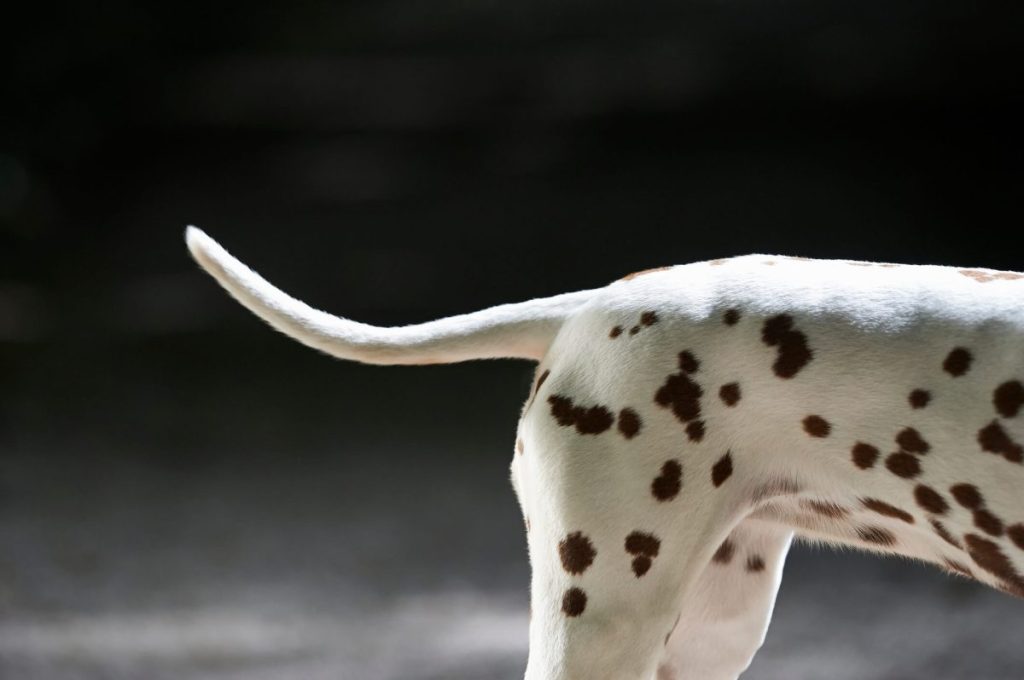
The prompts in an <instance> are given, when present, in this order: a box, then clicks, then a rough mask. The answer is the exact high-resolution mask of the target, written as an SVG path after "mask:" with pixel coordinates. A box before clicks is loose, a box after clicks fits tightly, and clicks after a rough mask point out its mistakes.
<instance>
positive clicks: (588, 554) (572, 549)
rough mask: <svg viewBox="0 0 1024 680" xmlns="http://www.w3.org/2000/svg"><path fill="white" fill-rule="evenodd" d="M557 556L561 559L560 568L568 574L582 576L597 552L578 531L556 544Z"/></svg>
mask: <svg viewBox="0 0 1024 680" xmlns="http://www.w3.org/2000/svg"><path fill="white" fill-rule="evenodd" d="M558 556H559V557H560V558H561V559H562V568H564V569H565V570H566V571H567V572H569V573H570V574H582V573H583V572H585V571H586V570H587V567H589V566H590V565H591V564H593V563H594V557H595V556H597V551H596V550H594V544H593V543H591V542H590V539H589V538H587V537H586V536H584V535H583V534H582V533H581V532H579V531H574V532H573V533H571V534H569V535H568V536H566V537H565V538H564V539H562V541H561V542H560V543H559V544H558Z"/></svg>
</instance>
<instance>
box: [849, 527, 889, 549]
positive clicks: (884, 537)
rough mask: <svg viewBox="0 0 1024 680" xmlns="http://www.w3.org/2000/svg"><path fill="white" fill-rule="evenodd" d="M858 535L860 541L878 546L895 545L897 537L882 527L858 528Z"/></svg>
mask: <svg viewBox="0 0 1024 680" xmlns="http://www.w3.org/2000/svg"><path fill="white" fill-rule="evenodd" d="M857 535H858V536H860V540H862V541H865V542H867V543H874V544H876V545H895V544H896V537H895V536H893V535H892V532H891V531H889V530H888V529H883V528H882V527H858V528H857Z"/></svg>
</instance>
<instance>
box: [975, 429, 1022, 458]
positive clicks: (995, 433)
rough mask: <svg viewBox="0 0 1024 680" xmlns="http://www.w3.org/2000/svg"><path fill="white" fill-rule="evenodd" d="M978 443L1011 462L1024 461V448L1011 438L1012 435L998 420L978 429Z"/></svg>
mask: <svg viewBox="0 0 1024 680" xmlns="http://www.w3.org/2000/svg"><path fill="white" fill-rule="evenodd" d="M978 443H979V444H981V448H982V450H984V451H988V452H990V453H995V454H1000V455H1002V457H1003V458H1005V459H1006V460H1008V461H1010V462H1011V463H1020V462H1022V461H1024V449H1022V448H1021V445H1020V444H1018V443H1017V442H1015V441H1013V440H1012V439H1010V435H1008V434H1006V430H1004V429H1003V426H1002V425H1000V424H999V421H998V420H993V421H992V422H991V423H989V424H988V425H986V426H985V427H983V428H981V429H980V430H978Z"/></svg>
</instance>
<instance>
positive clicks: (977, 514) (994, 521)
mask: <svg viewBox="0 0 1024 680" xmlns="http://www.w3.org/2000/svg"><path fill="white" fill-rule="evenodd" d="M974 526H976V527H978V528H979V529H981V530H982V531H984V532H985V533H986V534H988V535H989V536H1002V535H1003V520H1001V519H999V518H998V517H996V516H995V515H993V514H992V513H991V512H989V511H988V510H985V509H984V508H982V509H981V510H975V511H974Z"/></svg>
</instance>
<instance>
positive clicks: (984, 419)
mask: <svg viewBox="0 0 1024 680" xmlns="http://www.w3.org/2000/svg"><path fill="white" fill-rule="evenodd" d="M187 240H188V244H189V248H190V249H191V251H192V253H193V255H194V256H195V258H196V260H197V261H198V262H199V263H200V264H201V265H202V266H203V267H204V268H205V269H206V270H207V271H209V272H210V273H211V274H212V275H213V276H214V277H215V278H217V280H218V281H219V282H220V283H221V284H222V285H223V286H224V287H225V288H226V289H227V290H228V291H229V292H230V293H231V294H232V295H233V296H234V297H235V298H236V299H238V300H239V301H240V302H241V303H242V304H244V305H245V306H247V307H249V309H251V310H252V311H253V312H255V313H256V314H258V315H259V316H261V317H262V318H263V319H265V320H266V321H267V322H268V323H270V324H271V325H272V326H274V327H275V328H277V329H278V330H280V331H282V332H284V333H286V334H288V335H290V336H292V337H295V338H296V339H298V340H299V341H301V342H303V343H305V344H307V345H310V346H312V347H315V348H317V349H320V350H323V351H325V352H328V353H329V354H332V355H334V356H339V357H343V358H348V359H355V360H358V361H364V362H370V363H426V362H451V361H462V360H467V359H475V358H489V357H522V358H529V359H534V360H537V361H539V366H538V376H541V375H545V374H547V379H546V380H545V381H544V382H543V384H542V385H540V386H539V390H536V392H535V393H531V395H530V397H529V398H528V400H527V403H526V406H525V407H524V412H523V417H522V419H521V421H520V425H519V432H518V438H517V449H520V450H521V452H520V453H516V454H514V455H513V461H512V481H513V486H514V488H515V490H516V493H517V496H518V498H519V501H520V504H521V506H522V509H523V513H524V515H525V517H526V519H527V522H528V527H529V531H528V543H529V550H530V559H531V564H532V570H533V576H532V584H531V593H532V596H531V597H532V619H531V625H530V658H529V663H528V667H527V671H526V677H527V679H528V680H570V679H572V680H600V679H606V680H654V679H655V678H657V679H658V680H668V679H672V680H684V679H685V680H698V679H699V680H730V679H733V678H736V677H737V676H738V675H739V674H740V673H741V672H742V671H743V670H744V669H745V668H746V667H747V665H748V664H749V663H750V660H751V659H752V657H753V655H754V653H755V652H756V650H757V649H758V647H759V646H760V644H761V643H762V641H763V639H764V635H765V631H766V629H767V626H768V622H769V620H770V617H771V610H772V607H773V604H774V599H775V593H776V590H777V588H778V585H779V581H780V579H781V573H782V565H783V562H784V559H785V555H786V551H787V550H788V547H789V543H790V540H791V538H792V536H793V533H794V532H797V533H798V534H801V535H804V536H807V537H810V538H815V539H819V540H823V541H826V542H830V543H835V544H842V545H852V546H857V547H862V548H868V549H873V550H878V551H882V552H893V553H899V554H903V555H907V556H910V557H914V558H917V559H921V560H925V561H928V562H933V563H936V564H940V565H942V564H948V563H949V561H952V562H955V563H957V564H959V565H963V566H965V567H968V568H969V570H970V572H971V574H972V575H973V576H974V577H975V578H977V579H979V580H982V581H984V582H986V583H989V584H992V585H995V586H1000V587H1003V588H1008V587H1010V588H1011V589H1012V587H1013V586H1014V583H1012V582H1010V581H1007V578H1009V577H1007V576H1006V574H1007V573H1011V575H1012V572H1013V571H1016V573H1017V574H1020V573H1021V572H1024V550H1022V548H1024V546H1020V547H1019V546H1018V545H1017V544H1015V541H1013V540H1011V538H1010V533H1009V532H1006V531H1003V532H1002V533H998V535H997V534H996V533H993V532H991V531H990V532H989V533H986V532H985V531H983V530H982V529H981V528H979V527H978V526H977V525H976V517H975V516H974V515H973V514H972V512H971V511H970V510H969V509H967V508H965V507H964V506H962V505H961V504H958V503H957V502H956V500H954V497H953V495H952V494H951V492H950V488H951V487H952V486H954V485H957V484H972V485H974V486H976V487H977V488H978V489H979V490H980V492H981V494H982V495H983V497H984V507H985V509H986V511H988V512H990V513H992V514H993V515H994V516H995V517H997V518H999V520H1001V521H1002V523H1003V525H1004V527H1006V528H1008V527H1011V526H1016V525H1018V524H1019V523H1021V522H1024V503H1022V502H1021V501H1020V497H1021V493H1020V492H1021V489H1024V466H1022V465H1021V464H1019V463H1017V462H1014V461H1011V460H1008V459H1006V458H1004V457H1003V456H1001V455H996V454H994V453H991V452H988V451H984V450H982V447H981V446H980V444H979V438H978V433H979V429H980V428H982V427H984V426H985V425H986V424H987V423H990V422H992V421H997V422H998V423H1000V426H1001V427H1002V428H1003V429H1004V431H1005V432H1006V434H1007V436H1009V437H1010V438H1012V439H1013V440H1014V441H1017V442H1020V441H1022V440H1024V426H1022V421H1024V415H1021V416H1019V417H1017V416H1006V415H1000V414H998V413H997V412H996V410H995V406H994V403H993V390H994V389H995V388H996V387H997V386H998V385H1000V384H1004V383H1006V382H1007V381H1014V380H1018V381H1019V380H1022V379H1024V281H1018V280H1016V278H1015V277H1014V276H1012V275H1003V276H997V275H996V273H995V272H990V271H985V272H980V271H978V270H970V271H966V272H965V271H963V270H957V269H953V268H948V267H934V266H893V265H879V264H871V263H848V262H840V261H808V260H797V259H794V258H784V257H774V256H763V255H751V256H746V257H738V258H733V259H730V260H726V261H716V262H711V263H708V262H701V263H695V264H690V265H684V266H678V267H674V268H671V269H667V270H664V271H656V272H652V273H648V274H644V275H640V276H637V277H635V278H628V279H627V280H622V281H618V282H615V283H613V284H611V285H609V286H607V287H605V288H603V289H600V290H595V291H585V292H582V293H574V294H570V295H562V296H557V297H554V298H549V299H545V300H533V301H530V302H524V303H520V304H516V305H504V306H501V307H496V308H493V309H490V310H485V311H481V312H477V313H475V314H468V315H464V316H458V317H452V318H449V319H443V320H440V321H435V322H431V323H428V324H422V325H419V326H409V327H404V328H397V329H381V328H374V327H371V326H367V325H364V324H358V323H355V322H352V321H347V320H344V319H339V318H338V317H334V316H331V315H328V314H325V313H323V312H319V311H317V310H314V309H312V308H310V307H308V306H307V305H305V304H304V303H302V302H299V301H297V300H294V299H293V298H290V297H288V296H287V295H285V294H284V293H282V292H280V291H279V290H277V289H276V288H274V287H272V286H271V285H270V284H268V283H267V282H266V281H264V280H263V279H262V278H260V277H259V276H258V275H256V274H255V273H253V272H252V271H251V270H249V269H248V268H247V267H245V265H243V264H241V263H240V262H238V261H237V260H235V259H234V258H233V257H231V256H230V255H229V254H228V253H227V252H226V251H224V250H223V249H222V248H221V247H220V246H218V245H217V244H216V243H215V242H214V241H213V240H212V239H210V238H209V237H207V236H206V235H205V234H203V233H202V232H200V231H199V230H198V229H195V228H192V227H190V228H189V230H188V232H187ZM979 279H981V280H979ZM731 309H735V310H738V312H739V315H740V318H739V321H738V322H737V323H735V324H734V325H728V324H725V323H723V315H724V314H725V313H726V311H727V310H731ZM652 311H653V312H655V313H656V315H657V321H656V322H654V323H651V324H649V325H643V324H641V323H640V322H639V319H640V317H641V315H642V314H644V313H645V312H652ZM780 314H786V315H789V316H790V317H792V319H793V327H794V328H795V329H796V330H797V331H798V332H799V333H802V334H803V335H804V336H805V338H806V340H807V344H808V346H809V348H810V349H811V351H812V353H813V354H812V357H811V359H810V361H808V362H806V363H805V364H804V365H802V366H801V367H800V368H799V370H798V371H797V372H796V373H795V375H792V376H789V377H780V376H779V375H777V374H776V373H775V372H774V371H773V368H772V367H773V365H774V362H775V361H776V359H777V358H778V356H779V347H778V346H777V345H772V344H769V343H766V341H765V338H764V337H762V333H763V329H764V328H765V323H766V320H768V319H771V318H772V317H775V316H777V315H780ZM616 326H619V327H620V328H621V329H622V332H621V333H618V334H613V333H610V331H611V329H613V328H614V327H616ZM634 327H636V329H637V330H636V332H635V333H630V330H631V329H632V328H634ZM613 335H614V336H615V337H612V336H613ZM955 347H964V348H968V349H969V351H970V354H971V355H972V357H973V360H972V362H971V364H970V368H969V370H968V371H967V372H965V373H964V374H963V375H959V376H955V375H952V374H951V373H950V372H948V371H946V370H944V368H943V362H944V360H945V358H946V357H947V356H948V354H949V352H950V351H951V350H952V349H953V348H955ZM683 350H688V351H690V352H691V353H692V354H693V356H694V357H695V358H696V359H697V360H698V361H699V364H700V365H699V369H698V370H696V371H694V372H691V373H690V374H689V378H690V379H691V380H693V381H695V382H696V383H698V384H699V385H700V388H701V389H702V390H703V395H702V396H701V398H700V400H699V403H700V420H701V421H703V423H704V424H705V427H706V433H705V435H704V436H703V438H701V439H700V440H699V441H692V440H691V439H690V438H689V437H688V436H687V434H686V430H685V427H684V426H685V423H683V422H682V421H681V420H680V419H679V418H677V417H676V416H675V415H674V414H673V412H672V411H671V410H670V409H669V408H666V407H664V406H662V405H661V404H659V403H657V399H656V398H655V395H656V393H657V391H658V390H659V388H660V387H661V386H662V385H663V384H666V381H667V380H668V377H669V376H671V375H674V374H677V373H680V371H681V368H680V363H679V362H680V359H679V353H680V352H681V351H683ZM732 382H736V383H739V385H740V390H741V393H742V396H741V399H740V400H739V402H738V403H737V404H735V405H732V406H729V405H727V404H725V403H724V401H723V399H720V398H719V395H718V390H719V387H720V386H721V385H723V384H726V383H732ZM535 389H536V388H535ZM914 389H924V390H927V391H929V392H930V394H931V401H930V402H929V403H928V405H927V406H926V407H924V408H911V406H910V404H909V403H908V394H909V393H910V391H911V390H914ZM553 398H554V400H553ZM559 398H561V399H571V400H572V404H573V405H574V406H575V407H579V408H581V409H584V410H585V409H589V408H595V407H601V408H604V409H606V410H607V412H608V413H609V414H611V416H612V418H613V420H614V422H613V424H612V425H611V426H609V427H605V428H604V429H603V430H602V431H600V432H592V433H581V432H580V431H579V430H577V429H576V427H574V426H573V425H572V424H571V423H570V424H566V423H565V422H560V420H559V417H558V413H559V411H558V408H559V407H558V405H557V400H558V399H559ZM622 409H632V410H633V411H634V412H635V413H637V414H638V416H639V418H640V421H641V422H642V426H641V428H640V431H639V433H637V434H636V435H635V436H633V437H631V438H627V437H626V436H624V434H622V433H620V432H619V431H617V425H618V424H619V423H622V422H623V416H622V414H621V410H622ZM563 413H564V409H563ZM808 415H817V416H820V417H822V418H824V419H825V420H827V421H828V423H829V424H830V430H829V433H828V436H825V437H814V436H810V435H809V434H808V432H807V431H805V428H804V426H803V421H804V419H805V418H806V417H807V416H808ZM907 428H913V429H914V430H915V431H916V432H918V433H919V434H920V435H922V436H923V438H924V439H925V440H926V441H927V442H928V443H929V445H930V451H928V452H927V453H914V458H915V460H917V461H918V462H919V464H920V467H921V469H922V471H921V473H920V474H919V475H918V476H916V477H914V478H906V477H902V476H898V475H896V474H894V473H893V472H890V470H889V469H887V466H886V460H887V458H888V456H889V455H890V454H892V453H894V452H897V451H898V450H899V449H900V445H899V444H898V443H897V442H896V440H895V438H896V436H897V434H898V433H900V432H901V431H904V430H906V429H907ZM857 442H865V443H869V444H871V445H872V446H874V447H876V448H877V449H878V451H879V457H878V460H877V462H876V463H875V464H874V465H873V466H872V467H870V468H869V469H861V468H860V467H858V466H857V465H854V464H853V463H852V461H851V447H852V446H853V445H854V444H855V443H857ZM726 453H728V454H729V457H730V460H731V462H732V466H733V472H732V475H731V476H730V477H729V478H728V479H726V480H725V481H724V482H722V483H721V485H720V486H717V487H716V486H715V484H714V483H713V481H712V473H711V471H712V469H713V468H714V466H715V465H716V463H718V462H719V461H721V460H722V458H723V456H724V455H725V454H726ZM666 461H678V462H679V464H680V465H681V466H682V470H683V476H682V488H681V490H680V492H679V493H678V494H677V495H676V496H674V497H672V498H669V499H661V500H659V498H657V497H656V496H655V495H654V494H653V493H652V481H653V480H654V478H656V477H658V476H659V471H660V470H661V469H662V466H663V465H664V464H665V463H666ZM918 485H926V486H927V487H929V488H931V489H933V490H935V491H937V492H938V493H939V494H941V496H942V497H943V499H944V500H945V501H946V502H947V503H948V506H949V507H948V510H946V511H944V512H942V513H939V514H936V513H934V512H930V511H928V510H926V509H925V508H924V507H923V506H922V505H920V504H919V503H918V502H917V501H916V499H915V489H916V487H917V486H918ZM865 499H874V500H876V501H881V502H884V503H885V504H887V505H888V506H894V507H896V508H899V509H900V510H902V511H904V512H906V513H909V516H910V518H911V521H910V522H908V521H905V520H901V519H898V518H895V517H891V516H887V515H882V514H879V513H877V512H873V511H872V510H870V509H869V508H868V507H866V506H865V503H864V501H865ZM825 502H827V503H832V504H835V505H837V506H839V507H841V508H842V509H843V510H844V511H845V512H844V514H843V516H841V517H828V516H825V515H822V514H821V513H816V512H812V511H811V510H809V506H808V503H825ZM936 519H938V520H940V521H941V522H942V524H943V525H945V527H946V528H947V529H948V531H949V533H950V534H952V535H953V537H954V539H955V540H957V541H958V542H960V544H961V546H962V548H959V549H958V548H956V547H954V546H952V545H950V544H949V543H948V542H946V541H944V540H942V539H941V538H940V537H939V536H938V535H937V533H936V531H935V529H934V528H933V526H932V524H931V522H932V520H936ZM868 529H870V530H877V531H882V532H883V533H887V534H888V535H890V536H891V537H892V538H893V539H894V540H893V542H892V544H891V545H882V544H879V543H878V542H872V541H866V540H865V539H864V533H863V532H864V531H865V530H868ZM1022 530H1024V527H1022ZM638 531H639V532H642V533H650V534H653V535H654V536H656V537H657V538H658V539H659V540H660V546H659V549H658V554H657V555H656V556H655V557H653V558H651V559H650V565H649V568H648V570H647V571H646V572H645V573H643V574H642V576H637V575H636V574H635V573H634V568H633V567H632V566H631V564H633V560H634V559H635V555H634V554H630V553H629V552H627V550H626V546H627V545H628V539H627V538H626V537H627V536H629V535H630V534H631V533H632V532H638ZM574 532H582V534H584V535H585V536H586V537H587V540H588V541H589V544H590V545H591V547H592V548H593V550H594V552H595V555H594V557H593V560H592V563H590V564H587V565H586V566H585V569H583V570H582V571H581V573H570V572H569V570H568V569H567V567H566V566H565V565H564V564H563V562H562V559H561V558H560V551H559V546H560V544H562V543H563V542H565V541H566V540H567V537H569V536H570V535H571V534H573V533H574ZM969 536H973V538H969ZM727 538H728V540H729V544H730V545H732V546H733V553H732V557H731V559H730V560H728V562H727V563H723V562H724V560H717V561H716V560H713V559H712V556H713V555H714V554H715V553H716V551H718V550H719V547H720V546H721V545H722V544H723V541H725V540H726V539H727ZM979 541H985V542H987V543H979ZM979 544H980V545H995V546H997V551H998V552H999V554H1001V555H1003V556H1004V557H1005V559H1006V560H1007V563H1008V564H1009V565H1010V567H1009V572H1007V571H1006V569H1002V568H1001V567H998V568H996V569H993V567H992V562H991V560H986V559H985V557H984V555H981V556H980V558H979V552H978V550H977V549H974V550H973V551H972V549H971V547H970V546H975V548H976V547H977V546H978V545H979ZM722 554H723V553H719V555H722ZM996 572H1001V573H996ZM1011 581H1012V578H1011ZM1018 585H1019V584H1018ZM571 588H579V589H580V590H581V591H583V592H584V593H585V595H586V605H585V607H584V608H583V611H582V612H581V613H579V614H578V615H576V616H567V615H566V613H565V612H564V611H563V598H565V597H566V593H567V592H568V591H569V590H570V589H571ZM670 632H671V635H669V634H670ZM666 640H667V642H666Z"/></svg>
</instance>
